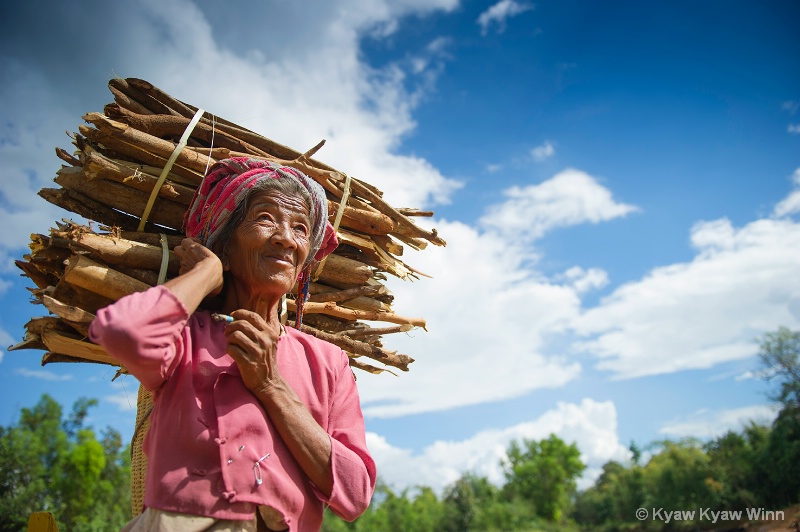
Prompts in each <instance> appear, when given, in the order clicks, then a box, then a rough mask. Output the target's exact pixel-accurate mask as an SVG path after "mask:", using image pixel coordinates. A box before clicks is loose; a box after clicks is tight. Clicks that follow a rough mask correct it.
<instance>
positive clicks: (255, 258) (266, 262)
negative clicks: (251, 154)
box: [224, 190, 311, 295]
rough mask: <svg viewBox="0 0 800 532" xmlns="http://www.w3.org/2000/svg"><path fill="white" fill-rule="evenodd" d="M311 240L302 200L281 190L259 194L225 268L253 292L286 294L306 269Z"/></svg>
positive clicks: (235, 236)
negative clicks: (304, 267) (304, 268)
mask: <svg viewBox="0 0 800 532" xmlns="http://www.w3.org/2000/svg"><path fill="white" fill-rule="evenodd" d="M310 237H311V220H310V218H309V212H308V205H306V203H305V201H304V200H303V199H302V198H300V197H297V196H293V195H288V194H286V193H283V192H281V191H278V190H266V191H263V192H257V193H255V195H254V196H253V197H252V198H251V200H250V204H249V205H248V207H247V210H246V212H245V216H244V219H243V220H242V222H241V223H240V224H239V226H238V227H237V228H236V229H235V230H234V232H233V235H232V237H231V240H230V242H229V244H228V246H227V251H226V254H225V255H226V256H225V261H224V265H225V269H226V270H228V271H229V272H230V275H231V277H232V280H233V281H234V282H235V283H238V284H241V285H242V286H243V287H244V288H246V289H248V290H250V291H254V292H264V293H273V294H277V293H278V292H279V293H280V294H279V295H283V294H285V293H287V292H289V290H291V289H292V287H293V286H294V284H295V281H296V280H297V277H298V275H300V272H301V271H302V270H303V266H304V264H305V261H306V258H307V257H308V253H309V248H310V242H309V239H310Z"/></svg>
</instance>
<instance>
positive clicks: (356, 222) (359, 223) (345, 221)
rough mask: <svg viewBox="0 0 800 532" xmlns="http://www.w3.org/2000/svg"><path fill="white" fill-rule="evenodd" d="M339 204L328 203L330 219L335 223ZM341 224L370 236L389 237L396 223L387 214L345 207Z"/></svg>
mask: <svg viewBox="0 0 800 532" xmlns="http://www.w3.org/2000/svg"><path fill="white" fill-rule="evenodd" d="M338 210H339V204H338V203H334V202H332V201H328V219H329V220H330V222H331V223H333V221H334V219H335V218H336V214H337V211H338ZM341 224H342V225H343V226H345V227H349V228H350V229H354V230H356V231H360V232H361V233H366V234H368V235H388V234H389V233H391V232H392V231H394V230H395V226H394V222H393V221H392V219H391V218H389V217H388V216H386V215H385V214H381V213H379V212H369V211H363V210H360V209H354V208H353V207H347V206H346V207H345V208H344V212H343V213H342V221H341Z"/></svg>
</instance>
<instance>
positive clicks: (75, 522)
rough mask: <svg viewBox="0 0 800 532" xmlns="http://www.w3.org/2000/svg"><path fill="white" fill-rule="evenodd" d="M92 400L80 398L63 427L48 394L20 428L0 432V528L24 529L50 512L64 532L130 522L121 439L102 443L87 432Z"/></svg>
mask: <svg viewBox="0 0 800 532" xmlns="http://www.w3.org/2000/svg"><path fill="white" fill-rule="evenodd" d="M95 404H96V401H94V400H88V399H80V400H78V401H77V402H76V403H75V405H74V408H73V411H72V414H71V416H70V417H69V418H68V419H66V420H63V421H62V419H61V418H62V409H61V406H60V405H59V404H58V403H57V402H56V401H55V400H53V399H52V398H51V397H50V396H48V395H43V396H42V398H41V399H40V400H39V402H38V403H37V404H36V405H35V406H34V407H33V408H31V409H28V408H23V409H22V410H21V414H20V420H19V423H18V424H17V425H16V426H11V427H0V463H1V464H3V465H2V466H1V467H0V530H24V529H25V528H26V527H27V522H28V517H29V516H30V514H31V513H33V512H36V511H49V512H52V513H53V514H54V515H55V516H56V520H57V522H58V524H59V527H61V528H63V529H64V530H75V531H83V530H98V531H100V530H109V529H119V528H121V526H122V525H124V523H125V522H126V521H127V520H128V519H129V518H130V512H129V507H130V503H129V501H130V483H129V482H130V465H129V462H128V460H127V458H126V457H125V454H126V452H127V450H123V449H122V446H121V438H120V437H119V434H118V433H115V432H114V431H108V432H107V434H106V438H105V439H104V441H103V442H99V441H98V440H97V439H96V438H95V435H94V432H93V431H92V430H91V429H89V428H87V427H84V426H83V423H84V421H85V419H86V416H87V412H88V409H89V408H90V407H92V406H94V405H95Z"/></svg>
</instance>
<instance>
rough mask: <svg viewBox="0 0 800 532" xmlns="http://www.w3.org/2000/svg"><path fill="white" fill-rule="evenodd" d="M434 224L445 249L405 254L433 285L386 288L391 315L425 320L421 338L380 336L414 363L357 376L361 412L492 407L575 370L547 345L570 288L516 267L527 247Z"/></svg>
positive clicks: (575, 304) (567, 314) (574, 305)
mask: <svg viewBox="0 0 800 532" xmlns="http://www.w3.org/2000/svg"><path fill="white" fill-rule="evenodd" d="M436 227H437V228H438V229H439V230H440V233H441V234H442V235H446V237H447V247H445V248H437V247H433V246H429V247H428V249H426V250H424V252H421V253H418V254H415V255H414V256H410V257H406V258H405V260H407V262H408V263H409V264H411V265H413V266H414V267H416V268H418V269H419V270H421V271H423V272H425V273H427V274H429V275H432V276H433V279H425V278H423V279H420V280H418V281H414V282H411V281H408V282H403V281H398V280H394V279H390V280H389V283H388V286H389V288H390V290H391V291H392V292H393V293H394V295H395V303H394V305H393V308H394V310H395V312H397V313H398V314H401V315H409V316H421V317H423V318H425V319H426V320H427V328H428V332H425V331H422V330H416V331H413V332H411V333H409V335H393V336H392V337H391V338H386V342H385V343H386V345H391V348H392V349H396V350H398V351H400V352H401V353H407V354H409V355H411V356H412V357H414V358H415V359H416V361H415V362H414V363H413V364H412V366H411V368H412V369H411V370H410V371H409V372H408V373H403V374H402V375H401V376H400V377H399V378H394V377H391V376H389V377H386V378H375V379H359V389H360V390H361V392H362V403H363V406H364V411H365V414H366V415H368V416H397V415H404V414H408V413H413V412H424V411H431V410H443V409H447V408H452V407H455V406H459V405H462V406H463V405H468V404H479V403H483V402H487V401H497V400H501V399H507V398H510V397H515V396H518V395H521V394H523V393H526V392H528V391H530V390H534V389H537V388H553V387H559V386H562V385H564V384H565V383H567V382H568V381H570V380H571V379H573V378H575V377H576V376H577V375H578V373H579V372H580V365H579V364H578V363H577V362H575V361H572V360H567V359H565V358H563V357H562V356H561V354H560V353H559V352H555V353H553V352H551V351H550V348H549V347H548V343H549V338H550V336H552V335H557V334H558V332H559V331H564V329H565V327H566V325H567V324H568V323H570V322H571V321H572V320H573V319H574V318H575V316H576V315H577V313H578V311H579V306H580V300H579V298H578V296H577V293H576V290H575V288H574V287H573V286H571V284H563V285H562V284H557V283H554V282H550V281H548V280H547V279H545V278H544V277H543V276H540V275H535V274H534V272H531V271H528V270H526V269H525V268H524V267H523V264H524V263H525V261H526V259H530V258H531V257H530V251H529V250H527V249H525V248H524V247H520V246H519V245H517V243H515V242H513V241H507V240H505V239H503V238H501V237H499V236H498V235H496V234H493V233H490V232H484V233H481V232H479V231H477V230H475V229H474V228H471V227H469V226H467V225H464V224H461V223H458V222H448V221H445V220H440V221H437V222H436ZM498 382H502V383H503V386H495V385H487V384H486V383H498Z"/></svg>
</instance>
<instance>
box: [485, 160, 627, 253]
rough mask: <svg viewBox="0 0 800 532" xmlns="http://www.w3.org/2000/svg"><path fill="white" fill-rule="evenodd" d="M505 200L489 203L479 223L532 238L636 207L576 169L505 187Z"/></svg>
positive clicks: (597, 221)
mask: <svg viewBox="0 0 800 532" xmlns="http://www.w3.org/2000/svg"><path fill="white" fill-rule="evenodd" d="M504 194H505V196H506V198H507V199H506V201H505V202H504V203H502V204H499V205H494V206H492V207H490V208H489V209H488V211H487V213H486V214H485V215H484V216H483V217H482V218H481V219H480V224H481V226H482V227H485V228H487V229H489V230H491V231H495V232H497V233H499V234H501V235H505V236H506V237H507V238H511V237H512V235H513V236H514V237H515V238H521V239H523V240H526V241H534V240H537V239H539V238H541V237H542V236H544V235H545V234H546V233H548V232H549V231H552V230H553V229H556V228H561V227H569V226H573V225H579V224H583V223H587V222H591V223H599V222H603V221H608V220H612V219H614V218H618V217H622V216H625V215H627V214H630V213H633V212H636V211H638V208H637V207H635V206H633V205H628V204H625V203H619V202H617V201H616V200H615V199H614V198H613V196H612V194H611V191H610V190H609V189H607V188H605V187H604V186H603V185H601V184H600V183H599V182H598V180H597V179H596V178H594V177H592V176H591V175H589V174H587V173H585V172H582V171H580V170H575V169H567V170H563V171H561V172H559V173H558V174H556V175H555V176H553V177H552V178H550V179H548V180H547V181H545V182H543V183H540V184H538V185H530V186H527V187H519V186H514V187H511V188H509V189H508V190H506V191H505V193H504Z"/></svg>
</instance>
